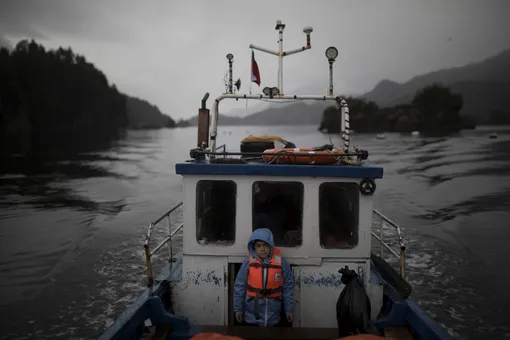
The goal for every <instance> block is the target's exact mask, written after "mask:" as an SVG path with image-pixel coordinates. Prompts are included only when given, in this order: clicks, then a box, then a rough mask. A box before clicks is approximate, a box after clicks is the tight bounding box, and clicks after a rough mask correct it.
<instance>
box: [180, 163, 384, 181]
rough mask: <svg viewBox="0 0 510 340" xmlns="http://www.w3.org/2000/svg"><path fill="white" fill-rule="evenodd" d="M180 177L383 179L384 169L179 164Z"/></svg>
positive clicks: (340, 166)
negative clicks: (235, 176)
mask: <svg viewBox="0 0 510 340" xmlns="http://www.w3.org/2000/svg"><path fill="white" fill-rule="evenodd" d="M175 171H176V173H177V174H179V175H227V176H231V175H245V176H303V177H347V178H360V179H363V178H370V179H376V178H382V177H383V168H381V167H373V166H346V165H292V164H211V163H205V162H204V163H195V162H194V163H177V164H176V165H175Z"/></svg>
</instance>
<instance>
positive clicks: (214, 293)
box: [100, 21, 451, 340]
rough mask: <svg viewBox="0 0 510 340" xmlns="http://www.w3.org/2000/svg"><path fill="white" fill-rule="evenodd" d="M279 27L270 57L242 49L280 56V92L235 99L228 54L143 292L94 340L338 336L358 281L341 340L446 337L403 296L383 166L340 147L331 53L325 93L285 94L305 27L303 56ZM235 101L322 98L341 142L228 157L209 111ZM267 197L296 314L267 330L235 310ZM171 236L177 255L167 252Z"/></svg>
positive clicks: (276, 142)
mask: <svg viewBox="0 0 510 340" xmlns="http://www.w3.org/2000/svg"><path fill="white" fill-rule="evenodd" d="M284 28H285V25H284V24H282V23H281V21H278V22H277V25H276V30H277V31H278V33H279V37H280V40H279V50H278V51H277V52H273V51H271V50H268V49H264V48H261V47H257V46H254V45H250V48H252V49H254V50H260V51H265V52H268V53H272V54H275V55H277V56H278V57H279V74H278V78H277V79H278V81H277V83H278V86H277V87H265V88H264V90H263V94H260V95H251V94H241V93H235V90H234V89H233V87H232V79H233V78H232V59H233V55H232V54H228V55H227V59H228V62H229V70H230V72H229V74H230V77H229V80H228V82H229V84H228V86H227V90H226V92H225V93H223V94H221V95H219V96H218V97H217V98H215V101H214V102H213V104H212V112H211V110H209V109H208V108H207V100H208V98H209V93H206V94H205V96H204V98H203V99H202V105H201V107H200V108H199V109H198V128H197V130H198V136H197V145H196V147H193V148H192V149H191V150H190V159H189V160H183V161H182V162H178V163H177V164H176V166H175V169H176V173H177V174H179V175H181V176H182V182H183V201H182V202H180V203H179V204H177V205H176V206H175V207H173V208H171V209H170V210H169V211H167V212H165V213H164V214H162V215H161V216H160V217H159V218H157V219H155V220H154V221H153V222H151V223H149V225H148V230H147V234H146V235H145V239H144V243H143V247H144V253H145V261H146V266H147V285H148V287H147V289H146V290H145V291H143V293H142V294H141V295H140V296H139V298H138V299H137V300H136V301H135V302H133V303H132V304H131V305H130V306H129V307H128V308H127V309H126V310H124V311H123V312H122V314H121V315H119V316H118V318H117V319H116V320H115V321H114V322H113V323H112V324H111V325H110V326H109V327H108V328H107V329H106V330H105V331H104V333H103V334H102V335H101V336H100V339H102V340H107V339H191V338H192V337H193V336H195V335H197V334H201V333H208V332H210V333H220V334H227V335H232V336H238V337H240V338H243V339H336V338H339V337H340V336H341V335H340V333H341V331H340V329H341V328H342V327H344V326H346V325H347V326H349V325H351V326H352V322H354V321H353V320H354V319H355V318H356V317H358V316H353V315H352V314H348V313H347V314H346V315H347V316H349V315H350V316H349V317H350V318H351V319H341V320H343V321H341V320H340V319H339V315H338V314H339V312H338V304H339V303H340V304H342V303H344V302H343V301H345V300H342V298H341V296H342V294H343V293H344V292H345V291H346V289H347V288H348V287H353V286H350V284H351V282H357V283H358V285H359V287H361V288H359V289H362V290H363V291H362V295H363V296H365V298H366V299H365V300H363V301H364V302H363V303H364V305H363V306H362V305H356V303H355V301H354V300H353V301H351V304H350V305H348V307H349V308H351V309H352V308H354V309H356V308H357V310H361V313H362V314H363V315H364V316H365V318H366V320H365V321H364V322H366V325H369V327H368V326H367V327H366V328H367V329H366V330H362V329H361V328H362V327H361V326H359V327H358V326H356V327H354V329H352V330H350V331H349V332H350V333H371V334H375V335H379V336H382V337H386V338H390V337H391V338H392V339H424V340H435V339H443V340H448V339H451V336H450V335H449V334H448V332H447V331H446V330H445V329H444V328H443V327H441V326H440V325H439V324H438V322H436V321H435V320H434V319H433V318H432V317H431V316H429V315H428V314H427V313H426V312H425V311H424V309H422V308H421V307H420V305H419V304H418V303H417V302H416V301H415V300H413V299H412V298H411V297H410V295H411V292H412V287H411V285H410V284H409V283H408V282H407V281H406V267H405V259H406V250H407V247H406V243H405V239H404V235H403V232H402V228H401V227H400V226H399V225H398V224H397V223H396V222H394V221H393V220H391V219H390V218H388V217H387V216H385V215H384V214H383V212H381V211H379V210H377V209H375V208H374V201H373V197H374V193H375V192H376V182H377V181H379V180H381V179H382V178H383V168H382V167H379V166H374V165H370V164H368V163H367V161H368V156H369V154H368V151H366V150H360V149H357V148H354V149H353V148H351V147H350V138H349V135H350V124H349V108H348V104H347V102H346V100H345V99H344V98H342V97H341V96H337V95H335V94H334V92H333V63H334V61H335V59H336V58H337V55H338V51H337V49H336V48H335V47H329V48H328V49H327V50H326V58H327V61H328V63H329V75H330V76H329V88H328V92H327V94H326V95H287V94H284V91H283V73H282V59H283V56H287V55H290V54H295V53H298V52H301V51H306V50H308V49H310V48H311V43H310V33H311V32H312V28H309V27H308V28H305V29H304V32H305V34H306V36H307V43H306V45H305V46H304V47H302V48H300V49H296V50H291V51H288V52H283V45H282V35H283V30H284ZM239 99H246V100H260V99H262V100H268V101H286V100H322V101H330V102H332V103H333V104H335V105H338V106H339V107H340V114H341V116H342V119H341V122H342V123H341V125H342V126H341V131H342V134H341V137H342V138H341V142H340V145H339V146H334V145H324V146H318V147H313V146H305V147H304V148H299V147H296V145H293V146H292V147H289V146H290V143H291V142H288V141H286V140H285V139H284V138H282V137H278V136H275V137H274V138H271V137H268V136H260V138H258V139H257V137H256V136H251V137H250V138H248V139H245V140H243V141H240V142H243V143H245V144H246V143H252V144H250V145H249V147H248V146H246V145H244V146H243V148H246V147H248V148H249V150H248V151H246V149H245V151H240V152H237V151H228V150H231V148H229V147H227V146H226V145H225V144H222V145H219V141H218V135H217V128H218V124H219V121H218V107H219V104H220V103H221V102H222V101H224V100H239ZM271 140H273V142H272V143H269V144H268V141H271ZM259 142H260V143H259ZM257 143H258V144H257ZM320 159H322V161H319V160H320ZM324 160H327V161H324ZM314 161H316V162H315V163H314ZM261 193H262V194H263V195H261ZM264 195H265V196H264ZM271 195H273V196H271ZM275 195H280V196H279V197H280V199H281V200H286V202H287V203H288V206H287V208H286V209H287V210H286V214H285V218H284V219H283V221H284V222H282V223H281V224H277V223H275V224H274V225H273V227H272V228H274V229H272V232H273V234H274V239H275V245H276V246H277V247H278V248H279V249H280V250H281V253H282V254H283V256H284V258H285V259H286V260H287V261H288V263H289V264H290V266H291V268H292V273H293V280H294V300H295V304H294V305H295V307H294V311H293V315H294V317H293V320H292V322H287V321H286V320H285V318H283V322H282V324H281V325H278V326H275V327H253V326H241V325H240V324H239V323H238V321H237V320H236V318H235V316H234V312H233V286H234V282H235V278H236V273H237V271H238V270H239V268H240V264H241V262H242V261H243V260H244V259H246V258H247V256H248V253H247V244H248V241H249V239H250V235H251V234H252V231H253V230H254V229H257V228H259V227H261V226H264V225H266V224H264V223H270V222H272V221H273V220H271V219H269V220H267V219H266V222H264V223H262V222H261V223H259V222H260V216H263V215H264V214H266V216H267V215H268V214H269V213H268V212H267V211H265V210H264V209H265V208H260V207H261V206H259V205H257V204H255V203H256V202H258V200H260V199H267V198H268V197H273V198H274V197H275ZM264 197H265V198H264ZM175 214H181V216H182V218H181V219H180V220H181V221H182V223H180V224H179V225H173V224H172V223H171V221H174V220H175V219H176V218H175V217H173V216H175ZM261 214H262V215H261ZM272 216H273V217H274V216H276V215H272ZM258 218H259V219H258ZM165 221H166V222H167V223H166V228H168V235H167V236H166V237H165V238H164V239H163V240H161V241H160V242H159V243H158V244H157V245H154V240H153V234H154V230H156V229H157V228H161V226H162V225H163V224H165V223H164V222H165ZM257 221H259V222H257ZM275 226H276V227H275ZM278 228H280V229H278ZM338 232H340V233H341V235H337V233H338ZM176 239H180V241H181V242H182V247H181V249H180V250H179V251H178V252H176V253H174V250H175V249H174V248H175V247H174V242H176ZM151 241H153V242H152V243H151ZM162 249H168V251H169V254H168V260H165V261H164V265H163V269H162V270H161V272H160V273H159V274H158V275H154V274H153V265H154V257H155V255H156V253H158V252H159V251H161V250H162ZM391 259H393V261H391ZM347 274H348V275H351V279H352V280H351V281H349V282H348V281H347V280H345V276H346V275H347ZM344 296H345V295H344ZM367 301H368V302H369V307H367V305H366V302H367ZM344 316H345V315H344ZM339 320H340V321H339ZM346 320H347V321H346ZM349 320H351V321H349ZM363 327H365V326H363ZM344 331H345V330H344ZM350 333H349V334H350Z"/></svg>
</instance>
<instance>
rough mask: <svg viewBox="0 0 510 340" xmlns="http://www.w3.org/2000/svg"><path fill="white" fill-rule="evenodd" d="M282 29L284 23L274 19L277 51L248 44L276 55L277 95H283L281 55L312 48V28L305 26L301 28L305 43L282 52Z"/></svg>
mask: <svg viewBox="0 0 510 340" xmlns="http://www.w3.org/2000/svg"><path fill="white" fill-rule="evenodd" d="M284 29H285V24H282V21H281V20H278V21H276V27H275V30H277V31H278V35H279V39H278V47H279V48H278V51H277V52H275V51H271V50H268V49H266V48H263V47H258V46H255V45H250V48H252V49H255V50H258V51H261V52H266V53H269V54H273V55H275V56H277V57H278V91H279V94H278V95H279V96H283V95H284V92H283V57H286V56H289V55H292V54H296V53H299V52H303V51H306V50H309V49H311V48H312V45H311V43H310V34H311V33H312V32H313V28H312V27H305V28H304V29H303V32H304V33H305V34H306V45H305V46H303V47H301V48H297V49H295V50H290V51H287V52H284V51H283V30H284Z"/></svg>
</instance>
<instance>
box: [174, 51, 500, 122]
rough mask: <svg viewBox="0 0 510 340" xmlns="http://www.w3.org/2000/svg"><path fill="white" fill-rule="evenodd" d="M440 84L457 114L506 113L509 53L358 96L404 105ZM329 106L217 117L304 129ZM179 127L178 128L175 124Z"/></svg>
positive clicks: (383, 104)
mask: <svg viewBox="0 0 510 340" xmlns="http://www.w3.org/2000/svg"><path fill="white" fill-rule="evenodd" d="M433 83H442V84H443V85H446V86H448V87H449V88H450V89H451V90H452V91H453V92H455V93H459V94H461V95H462V97H463V101H464V106H463V108H462V111H461V114H463V115H472V116H474V117H476V118H477V120H479V121H482V122H483V121H485V119H486V117H487V116H488V113H489V112H490V111H493V110H500V111H504V112H509V111H510V106H509V104H508V98H510V50H506V51H504V52H501V53H499V54H497V55H496V56H493V57H491V58H487V59H485V60H483V61H481V62H477V63H472V64H468V65H465V66H462V67H455V68H450V69H442V70H438V71H434V72H430V73H427V74H424V75H419V76H416V77H414V78H412V79H411V80H409V81H407V82H406V83H404V84H400V83H397V82H394V81H391V80H387V79H386V80H382V81H381V82H379V83H378V84H377V86H375V88H374V89H373V90H372V91H370V92H367V93H365V94H364V95H361V96H359V97H360V98H364V99H367V100H370V101H374V102H376V103H377V104H378V105H379V107H390V106H396V105H399V104H408V103H410V102H411V101H412V99H413V98H414V96H415V94H416V92H417V91H418V90H420V89H423V88H424V87H425V86H427V85H432V84H433ZM332 105H334V104H333V103H332V102H313V103H311V104H308V103H305V102H297V103H293V104H287V105H284V104H276V105H274V106H271V107H269V108H267V109H264V110H262V111H260V112H256V113H253V114H251V115H248V116H246V117H244V118H241V117H231V116H224V115H220V124H221V125H307V124H312V125H314V124H320V122H321V120H322V115H323V111H324V109H325V108H326V107H328V106H332ZM196 121H197V118H196V117H193V118H191V119H189V120H187V121H183V123H182V126H185V125H186V124H188V125H196V124H197V122H196ZM179 125H181V124H179Z"/></svg>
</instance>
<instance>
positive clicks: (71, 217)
mask: <svg viewBox="0 0 510 340" xmlns="http://www.w3.org/2000/svg"><path fill="white" fill-rule="evenodd" d="M495 129H497V130H498V134H499V137H498V138H497V139H489V138H488V135H489V132H491V131H494V130H495ZM248 134H253V135H261V134H268V135H273V134H277V135H280V136H282V137H284V138H286V139H288V140H290V141H293V142H294V143H296V144H297V145H298V146H302V147H310V146H316V145H322V144H325V143H329V141H330V140H329V137H328V136H327V135H323V134H321V133H319V132H317V128H316V126H293V127H253V126H245V127H223V128H219V133H218V137H219V144H223V143H227V146H228V149H229V150H231V151H238V150H239V142H240V140H241V139H242V138H244V137H245V136H247V135H248ZM352 139H353V144H354V145H358V146H359V147H360V148H362V149H366V150H368V151H369V154H370V156H369V162H370V163H373V164H376V165H380V166H383V167H384V178H383V179H382V180H380V181H379V182H378V184H377V191H376V194H375V196H374V197H375V201H376V204H375V205H376V208H378V209H380V210H382V211H383V213H385V214H386V215H387V216H389V217H390V218H392V219H393V220H394V221H396V222H397V223H399V224H400V225H402V226H403V228H404V233H405V237H406V239H407V243H408V262H407V268H408V272H407V274H408V276H409V280H410V282H411V283H412V285H413V288H414V291H413V295H412V296H413V297H414V298H415V299H417V300H418V301H419V303H420V304H421V305H422V306H424V308H425V309H426V310H427V311H429V312H430V313H431V314H432V315H433V316H434V317H435V318H436V319H437V320H438V321H439V322H440V323H441V324H443V325H444V326H445V327H446V328H447V329H448V330H449V331H450V332H451V334H452V335H454V336H455V338H459V339H503V338H510V327H509V326H508V325H509V324H510V323H509V322H508V318H507V317H506V316H505V315H506V313H507V312H508V311H509V309H510V308H509V306H510V297H509V295H510V294H509V290H508V287H509V286H510V271H509V270H508V269H507V268H508V260H509V259H510V127H499V128H494V127H480V128H479V129H477V130H474V131H464V132H462V134H461V135H460V136H458V137H454V138H427V139H425V138H419V137H418V138H417V137H412V136H404V135H400V134H387V138H386V139H384V140H378V139H377V138H376V136H375V135H368V134H367V135H361V134H360V135H353V138H352ZM333 142H334V143H335V144H338V143H339V139H338V137H334V138H333ZM195 143H196V128H195V127H191V128H182V129H173V130H171V129H166V130H154V131H129V132H128V133H127V135H126V136H125V137H124V138H122V139H121V140H119V141H117V142H116V143H114V145H112V146H110V147H108V148H106V149H104V150H102V151H97V152H89V153H82V154H80V155H77V156H65V155H56V156H55V155H54V156H53V157H52V160H49V161H47V162H45V163H43V164H40V165H38V166H37V167H31V168H30V170H29V171H28V172H26V173H24V174H22V173H9V174H3V175H2V176H1V177H0V193H1V194H0V319H1V320H2V331H1V332H0V334H1V335H0V338H2V339H14V338H16V339H34V338H37V339H46V338H51V339H71V338H72V339H82V338H83V339H89V338H97V336H98V335H100V334H101V333H102V332H103V331H104V329H105V328H106V327H107V326H109V325H110V324H111V323H112V322H113V320H114V319H115V318H116V317H117V316H118V315H119V314H120V312H121V311H122V310H123V309H124V308H125V306H127V305H129V304H130V303H131V302H132V301H134V299H136V297H137V296H138V295H139V294H140V292H141V291H142V290H143V289H144V287H145V279H146V276H145V266H144V253H143V247H142V244H143V243H142V242H143V237H144V234H145V232H146V229H147V225H148V223H149V222H150V221H151V220H154V219H156V218H157V217H159V215H161V214H162V213H164V212H165V211H166V210H168V209H169V208H171V207H172V206H173V205H175V204H177V203H178V202H180V200H181V198H182V188H181V177H180V176H178V175H176V174H175V163H176V162H180V161H184V160H186V159H188V158H189V150H190V149H191V148H192V147H194V145H195ZM164 232H165V230H164V228H162V229H161V230H160V231H159V234H158V237H162V235H163V234H164ZM388 237H389V236H388ZM155 242H157V241H155ZM162 254H163V253H162ZM162 256H163V255H162Z"/></svg>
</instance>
